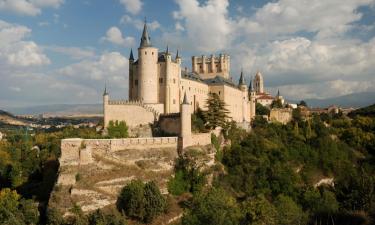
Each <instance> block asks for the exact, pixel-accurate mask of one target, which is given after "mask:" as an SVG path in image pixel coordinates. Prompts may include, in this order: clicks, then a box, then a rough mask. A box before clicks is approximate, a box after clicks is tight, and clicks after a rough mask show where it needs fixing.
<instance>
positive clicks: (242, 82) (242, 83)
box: [238, 68, 245, 85]
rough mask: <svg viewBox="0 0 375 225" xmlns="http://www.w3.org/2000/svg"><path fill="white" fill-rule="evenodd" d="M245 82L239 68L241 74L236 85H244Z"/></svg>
mask: <svg viewBox="0 0 375 225" xmlns="http://www.w3.org/2000/svg"><path fill="white" fill-rule="evenodd" d="M244 84H245V78H244V77H243V70H242V68H241V76H240V80H239V82H238V85H244Z"/></svg>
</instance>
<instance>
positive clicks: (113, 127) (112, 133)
mask: <svg viewBox="0 0 375 225" xmlns="http://www.w3.org/2000/svg"><path fill="white" fill-rule="evenodd" d="M107 130H108V136H109V137H110V138H127V137H128V126H127V125H126V123H125V122H124V121H120V122H119V121H117V120H116V121H115V122H113V121H112V120H111V121H109V124H108V128H107Z"/></svg>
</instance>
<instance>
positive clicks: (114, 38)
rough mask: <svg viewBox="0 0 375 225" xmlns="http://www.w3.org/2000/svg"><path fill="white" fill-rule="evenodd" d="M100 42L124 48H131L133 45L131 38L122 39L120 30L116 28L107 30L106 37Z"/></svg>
mask: <svg viewBox="0 0 375 225" xmlns="http://www.w3.org/2000/svg"><path fill="white" fill-rule="evenodd" d="M101 40H102V41H108V42H111V43H113V44H116V45H120V46H124V47H128V46H132V45H134V43H135V41H134V38H133V37H123V36H122V33H121V30H120V29H119V28H117V27H111V28H109V29H108V30H107V33H106V36H104V37H102V38H101Z"/></svg>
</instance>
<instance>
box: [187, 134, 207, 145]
mask: <svg viewBox="0 0 375 225" xmlns="http://www.w3.org/2000/svg"><path fill="white" fill-rule="evenodd" d="M209 144H211V133H199V134H192V135H191V145H192V146H194V145H209Z"/></svg>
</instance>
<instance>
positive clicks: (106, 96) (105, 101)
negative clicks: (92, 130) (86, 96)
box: [103, 84, 109, 129]
mask: <svg viewBox="0 0 375 225" xmlns="http://www.w3.org/2000/svg"><path fill="white" fill-rule="evenodd" d="M108 104H109V94H108V92H107V84H105V86H104V92H103V120H104V121H103V123H104V128H105V129H106V128H107V126H108V123H109V121H108V115H107V114H108V113H107V109H108Z"/></svg>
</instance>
